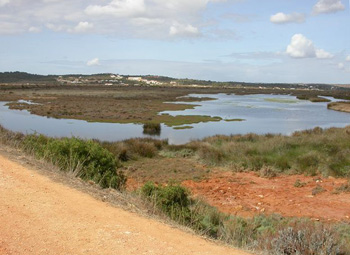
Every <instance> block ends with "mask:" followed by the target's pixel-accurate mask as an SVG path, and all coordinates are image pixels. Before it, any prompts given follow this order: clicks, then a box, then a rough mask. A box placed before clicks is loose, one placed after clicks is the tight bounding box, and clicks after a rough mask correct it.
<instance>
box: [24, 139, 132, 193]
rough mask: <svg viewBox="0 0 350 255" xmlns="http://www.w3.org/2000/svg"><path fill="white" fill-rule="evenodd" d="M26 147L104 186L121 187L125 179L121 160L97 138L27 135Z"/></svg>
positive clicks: (85, 178) (63, 167) (79, 175)
mask: <svg viewBox="0 0 350 255" xmlns="http://www.w3.org/2000/svg"><path fill="white" fill-rule="evenodd" d="M23 147H24V149H25V150H26V151H29V152H33V153H34V155H35V156H36V157H38V158H42V159H45V160H50V161H51V162H52V163H53V164H55V165H57V166H58V167H59V168H60V169H61V170H62V171H70V172H73V173H75V175H76V176H78V177H80V178H82V179H83V180H93V181H94V182H95V183H97V184H99V185H100V186H101V187H102V188H108V187H111V188H114V189H121V188H122V187H123V186H124V184H125V182H126V177H125V176H124V174H123V173H122V172H121V171H117V167H119V166H120V165H119V161H118V160H117V159H116V158H115V156H114V155H113V154H112V153H110V152H109V151H108V150H106V149H104V148H103V147H102V146H101V145H99V144H98V143H96V142H94V141H91V140H86V141H85V140H81V139H78V138H62V139H54V138H48V137H46V136H43V135H28V136H26V137H25V139H24V140H23Z"/></svg>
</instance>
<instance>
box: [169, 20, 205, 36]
mask: <svg viewBox="0 0 350 255" xmlns="http://www.w3.org/2000/svg"><path fill="white" fill-rule="evenodd" d="M169 35H170V36H199V35H200V33H199V30H198V28H197V27H194V26H192V25H190V24H188V25H183V24H179V23H175V24H174V25H172V26H171V27H170V29H169Z"/></svg>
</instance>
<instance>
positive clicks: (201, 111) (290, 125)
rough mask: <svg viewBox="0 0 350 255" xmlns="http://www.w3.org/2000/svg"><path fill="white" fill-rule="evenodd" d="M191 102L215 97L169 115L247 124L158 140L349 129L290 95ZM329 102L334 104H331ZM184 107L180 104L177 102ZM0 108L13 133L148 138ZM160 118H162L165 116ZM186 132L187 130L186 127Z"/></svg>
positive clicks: (123, 127) (135, 129) (217, 125)
mask: <svg viewBox="0 0 350 255" xmlns="http://www.w3.org/2000/svg"><path fill="white" fill-rule="evenodd" d="M189 96H191V97H212V98H215V99H216V100H212V101H203V102H192V103H189V104H195V105H200V106H197V107H195V108H194V109H188V110H185V111H167V112H162V113H168V114H170V115H173V116H176V115H209V116H219V117H221V118H223V119H244V121H240V122H237V121H233V122H227V121H224V120H223V121H220V122H208V123H198V124H192V125H190V126H192V127H193V129H183V130H175V129H173V128H171V127H167V126H165V125H162V131H161V135H160V136H156V138H160V139H168V140H169V143H171V144H182V143H186V142H188V141H190V140H192V139H200V138H204V137H207V136H212V135H216V134H222V135H230V134H246V133H257V134H266V133H281V134H287V135H288V134H291V133H292V132H294V131H297V130H303V129H310V128H314V127H316V126H319V127H322V128H328V127H345V126H346V125H349V124H350V114H349V113H343V112H336V111H331V110H328V109H327V103H312V102H309V101H304V100H298V99H296V97H294V96H286V95H244V96H237V95H227V94H213V95H207V94H206V95H200V94H191V95H189ZM330 99H331V98H330ZM178 103H181V102H178ZM5 104H6V102H0V124H1V125H2V126H3V127H5V128H7V129H10V130H12V131H17V132H22V133H27V134H31V133H40V134H45V135H48V136H52V137H65V136H67V137H71V136H76V137H80V138H94V139H99V140H102V141H120V140H124V139H128V138H134V137H150V136H149V135H145V134H143V128H142V125H137V124H114V123H96V122H95V123H92V122H87V121H83V120H71V119H54V118H47V117H42V116H37V115H32V114H30V113H29V112H28V111H25V110H23V111H19V110H10V109H8V107H7V106H5ZM162 113H160V114H162ZM186 126H188V125H186Z"/></svg>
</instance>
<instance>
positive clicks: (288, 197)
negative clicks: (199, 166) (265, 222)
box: [183, 172, 350, 221]
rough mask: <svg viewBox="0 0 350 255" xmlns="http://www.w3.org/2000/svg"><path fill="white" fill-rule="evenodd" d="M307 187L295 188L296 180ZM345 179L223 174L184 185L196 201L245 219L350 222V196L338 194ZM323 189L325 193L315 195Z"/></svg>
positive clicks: (187, 182)
mask: <svg viewBox="0 0 350 255" xmlns="http://www.w3.org/2000/svg"><path fill="white" fill-rule="evenodd" d="M298 179H299V180H300V181H301V182H304V183H306V185H305V186H304V187H299V188H298V187H294V183H295V182H296V180H298ZM346 182H347V180H345V179H335V178H332V177H330V178H327V179H322V178H321V177H305V176H304V175H293V176H281V177H275V178H272V179H266V178H261V177H259V176H257V174H255V173H230V172H220V173H216V174H213V175H212V176H211V177H210V178H208V179H207V180H202V181H199V182H195V181H191V180H188V181H184V182H183V185H184V186H186V187H188V188H189V189H190V190H191V191H192V193H193V194H194V195H195V196H197V197H202V198H204V199H205V200H206V201H207V202H208V203H209V204H211V205H213V206H215V207H217V208H219V209H220V210H221V211H223V212H227V213H230V214H234V215H239V216H243V217H251V216H254V215H256V214H259V213H264V214H272V213H278V214H281V215H283V216H297V217H310V218H313V219H319V220H331V221H340V220H344V221H350V219H349V217H350V193H339V194H335V193H334V191H335V189H336V188H337V187H339V186H340V185H341V184H344V183H346ZM317 185H320V186H321V187H322V188H323V189H325V191H324V192H321V193H319V194H317V195H312V190H313V189H314V188H315V187H316V186H317Z"/></svg>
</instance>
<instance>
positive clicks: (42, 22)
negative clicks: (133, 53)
mask: <svg viewBox="0 0 350 255" xmlns="http://www.w3.org/2000/svg"><path fill="white" fill-rule="evenodd" d="M227 1H230V2H232V3H235V2H238V1H241V0H167V1H165V0H74V1H71V0H37V1H35V4H33V3H32V2H33V1H28V0H0V5H5V4H8V3H9V4H10V5H11V8H0V24H1V27H0V35H1V34H8V33H11V34H16V33H23V32H28V29H29V28H31V27H37V28H44V27H46V28H48V29H50V30H52V31H54V32H60V33H67V32H68V33H99V34H112V35H115V34H117V35H118V36H119V37H120V38H152V39H167V38H169V37H173V38H174V37H175V36H176V37H182V36H183V37H192V36H195V35H199V34H203V33H204V34H206V35H209V37H216V36H215V35H214V32H216V31H215V29H216V28H218V27H216V24H217V23H215V24H214V23H213V22H208V20H207V19H206V15H203V13H204V12H205V10H206V9H207V8H208V6H209V4H211V6H213V7H214V4H215V5H218V4H220V2H227ZM92 24H93V27H92ZM178 24H181V25H178ZM31 30H32V31H31V32H34V30H33V29H31ZM170 30H171V31H170Z"/></svg>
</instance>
